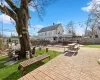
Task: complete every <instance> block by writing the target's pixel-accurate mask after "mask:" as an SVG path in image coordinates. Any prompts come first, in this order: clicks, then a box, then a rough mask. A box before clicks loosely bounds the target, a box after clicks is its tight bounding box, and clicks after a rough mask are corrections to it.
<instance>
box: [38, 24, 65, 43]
mask: <svg viewBox="0 0 100 80" xmlns="http://www.w3.org/2000/svg"><path fill="white" fill-rule="evenodd" d="M63 33H64V29H63V27H62V25H61V23H60V24H54V23H53V25H51V26H48V27H44V28H42V29H41V30H40V31H38V36H39V39H40V40H49V41H50V42H58V38H59V36H61V35H63Z"/></svg>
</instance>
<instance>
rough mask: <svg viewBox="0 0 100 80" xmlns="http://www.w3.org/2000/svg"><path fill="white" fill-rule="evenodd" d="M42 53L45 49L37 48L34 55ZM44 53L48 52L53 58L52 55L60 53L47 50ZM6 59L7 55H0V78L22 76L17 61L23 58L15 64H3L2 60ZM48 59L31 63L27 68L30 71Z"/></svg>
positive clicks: (7, 79) (6, 79) (10, 79)
mask: <svg viewBox="0 0 100 80" xmlns="http://www.w3.org/2000/svg"><path fill="white" fill-rule="evenodd" d="M43 53H46V52H45V50H41V51H39V50H37V51H36V56H38V55H41V54H43ZM46 54H49V55H50V56H51V59H53V58H54V57H56V56H58V55H59V54H61V53H60V52H56V51H50V50H49V52H47V53H46ZM7 59H8V57H7V56H3V57H0V80H17V79H19V78H20V77H22V75H21V72H20V71H19V70H18V66H19V63H20V62H21V61H23V60H20V61H18V62H17V63H16V64H13V65H9V66H5V65H4V63H3V62H4V61H6V60H7ZM48 61H49V59H45V60H43V61H42V62H39V63H36V64H33V65H31V66H29V67H28V68H27V70H28V72H30V71H32V70H34V69H36V68H37V67H39V66H41V65H43V64H45V63H46V62H48Z"/></svg>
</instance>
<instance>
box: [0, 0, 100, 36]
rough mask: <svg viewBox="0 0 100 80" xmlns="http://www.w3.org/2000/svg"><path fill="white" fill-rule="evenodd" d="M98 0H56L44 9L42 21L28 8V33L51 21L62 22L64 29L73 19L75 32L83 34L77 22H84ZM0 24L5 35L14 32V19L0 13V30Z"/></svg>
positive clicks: (35, 32) (49, 23) (32, 33)
mask: <svg viewBox="0 0 100 80" xmlns="http://www.w3.org/2000/svg"><path fill="white" fill-rule="evenodd" d="M98 1H100V0H57V2H56V3H54V4H52V5H50V6H49V7H47V8H46V9H45V12H46V13H45V15H44V16H43V21H40V20H39V18H38V15H37V13H36V11H35V10H34V9H32V8H30V14H31V16H32V18H31V19H30V24H31V26H29V27H33V28H29V32H30V35H37V32H38V31H39V30H40V29H41V28H42V27H47V26H49V25H52V24H53V23H62V25H63V27H64V29H65V26H66V25H67V23H68V22H69V21H74V23H75V26H76V30H77V34H83V28H80V27H79V24H84V23H85V21H86V20H87V18H88V14H89V11H90V10H91V8H92V5H93V2H98ZM5 4H6V3H5ZM2 21H3V22H2ZM2 25H3V28H4V34H5V35H11V33H12V34H16V32H15V24H14V21H13V20H12V19H10V17H8V16H6V15H3V14H2V13H0V32H1V30H2Z"/></svg>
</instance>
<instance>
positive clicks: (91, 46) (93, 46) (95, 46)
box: [83, 45, 100, 48]
mask: <svg viewBox="0 0 100 80" xmlns="http://www.w3.org/2000/svg"><path fill="white" fill-rule="evenodd" d="M83 47H87V48H100V45H85V46H83Z"/></svg>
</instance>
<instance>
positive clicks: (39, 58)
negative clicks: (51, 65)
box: [18, 54, 50, 75]
mask: <svg viewBox="0 0 100 80" xmlns="http://www.w3.org/2000/svg"><path fill="white" fill-rule="evenodd" d="M46 58H49V60H50V55H47V54H43V55H39V56H37V57H34V58H31V59H28V60H25V61H23V62H21V63H20V64H19V67H18V69H19V70H21V71H22V74H23V75H25V74H27V71H26V67H28V66H30V65H32V64H34V63H37V62H39V61H42V60H44V59H46Z"/></svg>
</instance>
